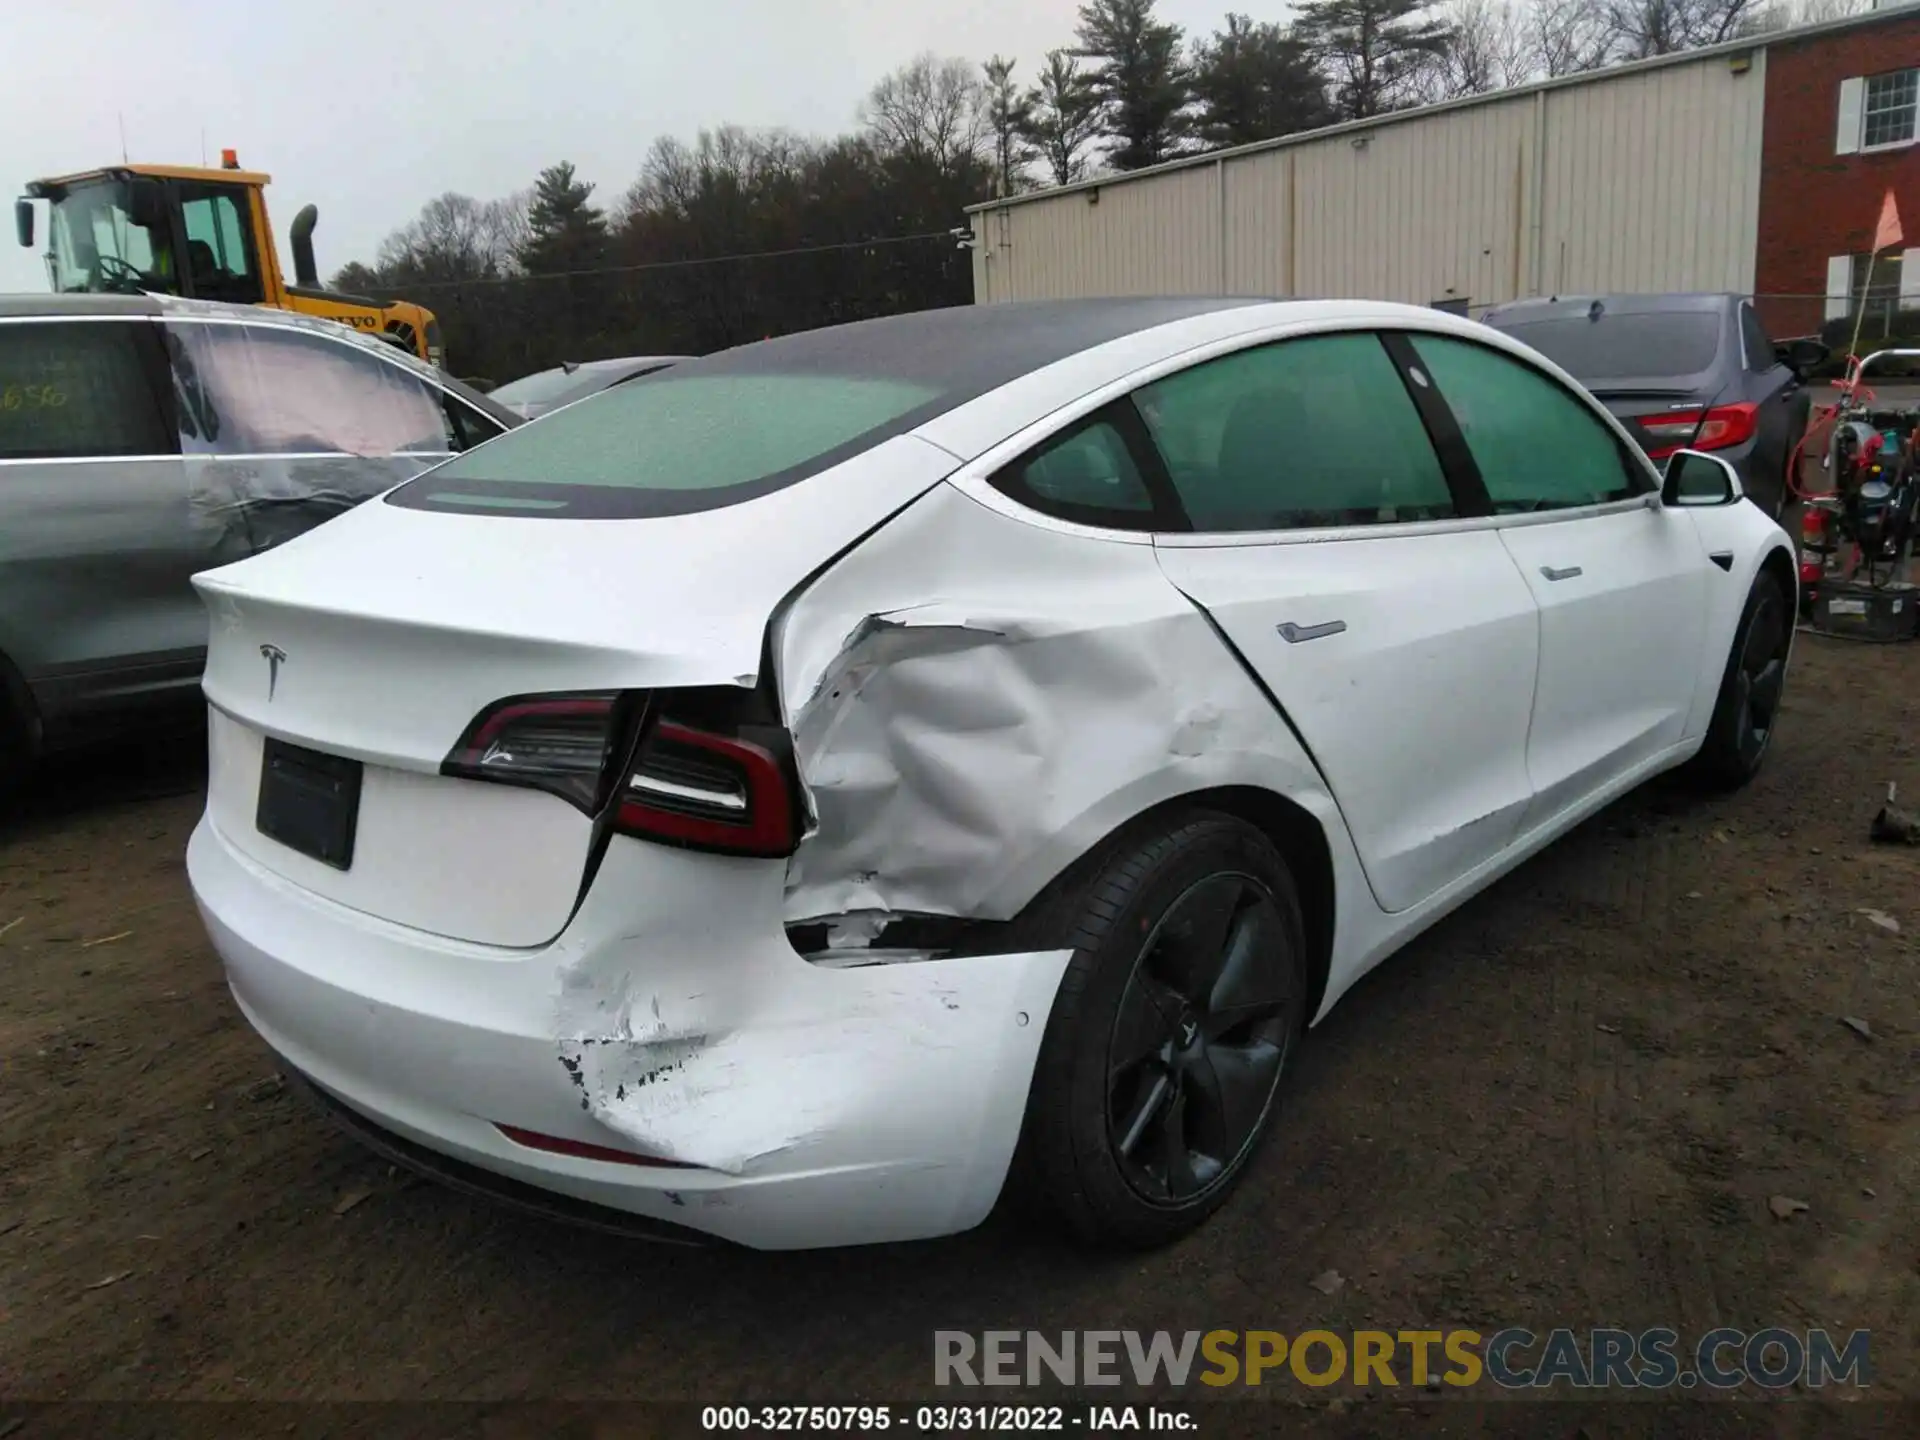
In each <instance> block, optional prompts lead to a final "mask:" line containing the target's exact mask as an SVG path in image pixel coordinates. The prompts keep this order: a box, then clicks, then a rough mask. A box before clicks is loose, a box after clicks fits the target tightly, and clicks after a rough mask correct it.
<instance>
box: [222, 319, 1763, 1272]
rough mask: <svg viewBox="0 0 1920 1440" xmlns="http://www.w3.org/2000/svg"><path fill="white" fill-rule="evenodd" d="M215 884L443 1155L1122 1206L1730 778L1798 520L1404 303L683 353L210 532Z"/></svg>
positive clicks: (909, 1230)
mask: <svg viewBox="0 0 1920 1440" xmlns="http://www.w3.org/2000/svg"><path fill="white" fill-rule="evenodd" d="M196 583H197V584H198V585H199V587H200V590H201V592H202V594H203V596H204V598H205V601H206V604H207V606H208V609H209V610H210V612H211V615H212V620H213V627H212V645H211V652H210V656H209V661H208V666H207V672H206V680H205V689H206V695H207V699H208V701H209V703H210V706H211V719H210V725H211V742H210V743H211V752H212V753H211V761H212V768H211V782H210V795H209V799H208V806H207V812H206V816H205V818H204V819H203V820H202V822H201V823H200V825H199V827H198V829H197V830H196V831H195V833H194V836H193V839H192V842H191V846H190V849H189V852H188V864H189V868H190V871H191V877H192V883H193V889H194V893H195V895H196V897H197V899H198V902H199V905H200V909H201V912H202V914H203V915H204V917H205V920H206V924H207V927H208V929H209V931H210V932H211V935H212V937H213V941H214V944H215V945H216V947H217V948H218V950H219V952H220V954H221V956H222V957H223V959H224V961H225V964H226V969H227V973H228V976H229V978H230V981H231V985H232V989H233V993H234V996H235V997H236V999H237V1000H238V1002H239V1004H240V1006H241V1008H242V1009H243V1010H244V1011H245V1013H246V1015H247V1018H248V1019H249V1020H250V1021H251V1022H252V1023H253V1025H254V1027H255V1028H256V1029H257V1030H258V1031H259V1032H260V1034H261V1035H262V1036H263V1037H264V1038H265V1040H266V1042H267V1044H268V1045H270V1046H271V1047H272V1048H273V1050H274V1051H275V1052H276V1053H277V1054H278V1055H279V1056H280V1057H281V1059H282V1060H283V1061H284V1063H285V1065H286V1066H287V1067H288V1068H289V1069H290V1070H291V1071H293V1072H297V1074H298V1075H300V1076H302V1077H304V1078H305V1079H306V1080H308V1081H310V1082H311V1084H312V1086H313V1087H314V1089H315V1090H316V1092H317V1093H318V1094H319V1095H320V1096H321V1097H322V1098H323V1099H324V1100H325V1101H327V1102H328V1103H329V1104H330V1105H331V1106H332V1107H333V1108H334V1110H335V1111H336V1113H337V1114H338V1115H339V1116H340V1117H341V1118H342V1119H343V1121H345V1122H346V1123H347V1124H349V1126H351V1127H352V1128H354V1129H355V1130H357V1131H358V1132H359V1133H360V1134H361V1135H362V1136H363V1137H364V1138H366V1139H368V1140H369V1141H370V1142H371V1143H373V1144H375V1145H376V1146H379V1147H382V1148H384V1149H386V1150H387V1151H389V1152H390V1153H392V1154H396V1155H399V1156H402V1157H403V1158H405V1159H407V1160H409V1161H410V1162H412V1163H414V1164H417V1165H420V1166H422V1167H424V1168H427V1169H430V1170H435V1171H437V1172H438V1173H440V1174H441V1175H443V1176H444V1177H447V1178H449V1179H452V1180H455V1181H457V1182H460V1183H466V1184H472V1185H478V1186H481V1187H483V1188H486V1189H488V1190H491V1191H494V1192H497V1193H501V1194H506V1195H511V1196H514V1197H518V1198H520V1199H523V1200H525V1199H528V1198H530V1197H532V1198H534V1199H536V1200H537V1201H538V1202H539V1203H542V1204H544V1205H546V1206H547V1207H548V1208H551V1209H561V1208H566V1209H570V1210H571V1211H573V1212H574V1213H576V1214H578V1215H580V1216H583V1217H594V1218H597V1219H600V1220H610V1219H614V1218H616V1217H617V1218H618V1220H619V1222H620V1223H621V1224H623V1225H634V1226H640V1227H648V1228H655V1229H657V1231H658V1233H660V1234H662V1235H666V1236H681V1237H685V1236H688V1235H690V1234H691V1235H698V1234H701V1233H704V1234H706V1235H711V1236H719V1237H725V1238H728V1239H732V1240H735V1241H740V1242H744V1243H746V1244H749V1245H754V1246H761V1247H798V1246H818V1245H832V1244H847V1243H857V1242H863V1241H883V1240H899V1239H905V1238H911V1237H916V1236H930V1235H937V1234H943V1233H949V1232H953V1231H957V1230H961V1229H964V1228H966V1227H969V1226H972V1225H974V1224H976V1223H978V1222H979V1221H980V1220H981V1219H982V1218H983V1217H984V1216H985V1215H986V1214H987V1213H988V1212H989V1210H990V1209H991V1208H992V1207H993V1205H994V1203H995V1201H996V1198H997V1197H998V1196H1000V1195H1001V1193H1002V1192H1003V1190H1004V1189H1006V1188H1007V1187H1008V1186H1009V1185H1013V1184H1019V1185H1021V1186H1023V1187H1025V1188H1026V1189H1028V1190H1029V1191H1030V1192H1031V1193H1032V1194H1033V1195H1034V1196H1035V1197H1037V1199H1038V1200H1040V1201H1041V1202H1043V1203H1044V1204H1045V1205H1046V1206H1048V1207H1050V1208H1051V1209H1052V1210H1053V1211H1054V1212H1056V1213H1057V1214H1058V1216H1060V1217H1061V1218H1062V1219H1063V1220H1064V1221H1066V1222H1067V1223H1068V1224H1069V1225H1070V1226H1071V1227H1072V1228H1073V1229H1074V1230H1076V1231H1078V1232H1079V1233H1080V1234H1081V1235H1083V1236H1085V1237H1087V1238H1088V1239H1090V1240H1093V1241H1097V1242H1104V1243H1118V1244H1134V1245H1144V1244H1152V1243H1156V1242H1161V1241H1164V1240H1167V1239H1169V1238H1171V1237H1173V1236H1175V1235H1178V1234H1180V1233H1183V1232H1185V1231H1187V1230H1190V1229H1191V1228H1192V1227H1194V1226H1195V1225H1197V1224H1198V1223H1200V1221H1201V1220H1202V1219H1203V1218H1204V1217H1205V1216H1206V1215H1207V1214H1209V1213H1210V1212H1211V1211H1212V1210H1214V1209H1215V1208H1216V1207H1217V1206H1219V1205H1220V1203H1221V1202H1222V1201H1223V1200H1224V1199H1225V1198H1226V1196H1227V1194H1228V1192H1229V1191H1230V1190H1231V1188H1232V1187H1233V1185H1234V1183H1235V1181H1236V1180H1237V1179H1239V1178H1240V1177H1241V1176H1242V1175H1243V1174H1244V1173H1245V1171H1246V1169H1247V1167H1248V1165H1249V1163H1250V1162H1251V1159H1252V1157H1253V1155H1254V1153H1255V1150H1256V1147H1257V1145H1258V1142H1259V1140H1260V1138H1261V1135H1262V1134H1263V1132H1265V1131H1266V1130H1267V1129H1268V1128H1270V1125H1271V1123H1272V1120H1273V1116H1274V1113H1275V1101H1276V1096H1277V1094H1278V1093H1279V1089H1280V1085H1281V1082H1282V1079H1283V1076H1284V1074H1285V1072H1286V1069H1287V1066H1288V1064H1289V1062H1290V1060H1291V1059H1292V1056H1293V1052H1294V1050H1295V1047H1296V1045H1297V1043H1298V1041H1299V1038H1300V1035H1301V1033H1302V1031H1303V1029H1304V1028H1305V1026H1306V1025H1308V1024H1309V1023H1311V1022H1313V1021H1315V1020H1317V1019H1318V1018H1319V1017H1320V1016H1323V1015H1324V1014H1326V1012H1327V1010H1328V1008H1329V1007H1330V1006H1331V1005H1332V1004H1333V1003H1334V1001H1335V1000H1336V999H1338V997H1339V996H1340V995H1341V994H1342V993H1343V992H1344V991H1345V990H1347V988H1348V987H1349V986H1351V985H1352V984H1353V982H1354V981H1355V979H1357V978H1358V977H1359V976H1360V975H1361V974H1362V973H1364V972H1365V971H1366V970H1367V969H1368V968H1369V967H1371V966H1372V965H1374V964H1376V963H1377V962H1378V961H1380V960H1381V959H1382V958H1383V957H1384V956H1386V955H1388V954H1389V953H1391V952H1392V951H1393V950H1394V949H1395V948H1396V947H1398V946H1400V945H1401V944H1403V943H1404V942H1405V941H1406V940H1407V939H1408V938H1409V937H1410V936H1412V935H1413V934H1415V933H1416V932H1417V931H1419V930H1421V929H1422V928H1423V927H1425V926H1427V925H1429V924H1431V923H1432V922H1433V921H1434V920H1435V919H1436V918H1438V917H1439V916H1440V915H1442V914H1444V913H1445V912H1446V911H1448V910H1449V909H1451V908H1452V907H1454V906H1456V905H1458V904H1459V903H1460V902H1461V901H1462V900H1464V899H1466V898H1467V897H1468V896H1470V895H1472V894H1473V893H1475V892H1476V891H1478V890H1480V889H1482V888H1483V887H1485V886H1486V885H1487V884H1488V883H1489V882H1490V881H1492V880H1493V879H1494V878H1495V877H1496V876H1498V875H1500V874H1501V873H1502V872H1504V871H1506V870H1508V869H1510V868H1511V867H1512V866H1514V865H1515V864H1517V863H1518V862H1519V861H1521V860H1522V859H1524V858H1525V857H1526V856H1528V855H1529V854H1531V853H1533V852H1534V851H1536V850H1538V849H1539V848H1540V847H1541V846H1543V845H1545V844H1547V843H1548V842H1549V841H1550V840H1552V839H1553V838H1554V837H1555V836H1557V835H1559V834H1561V833H1562V832H1564V831H1565V830H1567V829H1568V828H1569V827H1570V826H1573V825H1574V824H1576V823H1578V822H1579V821H1580V820H1581V819H1583V818H1584V817H1586V816H1588V815H1591V814H1592V813H1593V812H1594V811H1595V810H1597V809H1598V808H1599V807H1601V806H1603V805H1605V804H1606V803H1607V802H1608V801H1610V800H1612V799H1613V798H1614V797H1616V796H1618V795H1620V794H1621V793H1622V792H1624V791H1626V790H1627V789H1629V788H1631V787H1632V786H1635V785H1638V784H1639V783H1640V782H1642V781H1644V780H1646V779H1647V778H1648V777H1650V776H1652V775H1654V774H1655V773H1656V772H1659V771H1663V770H1667V769H1669V768H1673V767H1677V766H1681V765H1683V764H1685V765H1688V766H1690V767H1691V769H1692V770H1693V771H1694V772H1695V773H1696V774H1697V775H1698V776H1700V777H1701V778H1703V779H1705V780H1707V781H1709V782H1712V783H1714V784H1718V785H1723V786H1728V785H1737V784H1739V783H1741V782H1743V781H1745V780H1746V779H1747V778H1749V777H1750V776H1751V775H1752V774H1753V773H1754V771H1755V770H1756V769H1757V767H1758V766H1759V764H1760V762H1761V759H1762V757H1763V755H1764V753H1765V751H1766V747H1767V743H1768V739H1769V737H1770V733H1771V730H1772V727H1773V722H1774V717H1775V715H1776V713H1777V711H1778V705H1779V700H1780V694H1781V687H1782V683H1783V680H1784V676H1785V670H1786V662H1787V658H1788V651H1789V646H1790V643H1791V639H1792V633H1793V629H1792V625H1791V617H1792V616H1793V614H1794V606H1795V598H1796V597H1795V571H1794V565H1793V557H1792V554H1791V552H1790V549H1789V545H1788V541H1787V538H1786V536H1785V535H1784V534H1783V533H1782V532H1781V531H1780V530H1779V528H1778V527H1776V526H1775V525H1774V524H1773V523H1772V522H1771V521H1770V520H1769V519H1768V518H1767V517H1766V516H1765V515H1763V514H1762V513H1761V512H1760V511H1759V510H1758V509H1757V508H1756V507H1755V506H1753V505H1752V504H1750V503H1748V502H1746V501H1745V500H1744V499H1743V497H1742V495H1741V493H1740V489H1739V484H1738V481H1737V479H1736V478H1735V477H1734V476H1733V474H1732V472H1731V471H1730V470H1729V469H1728V467H1726V466H1725V465H1724V464H1723V463H1722V462H1720V461H1718V460H1716V459H1714V458H1713V457H1711V456H1708V455H1704V454H1698V453H1694V452H1683V453H1682V454H1680V455H1679V456H1677V457H1675V458H1674V460H1673V461H1672V462H1671V463H1670V464H1669V466H1668V467H1667V469H1666V472H1665V474H1664V477H1663V475H1662V474H1661V473H1660V472H1659V471H1657V470H1656V469H1655V468H1654V467H1653V466H1652V465H1651V464H1650V462H1648V461H1647V460H1646V459H1645V457H1644V456H1643V455H1642V453H1641V450H1640V447H1639V446H1638V445H1636V444H1635V443H1634V441H1633V439H1632V438H1631V437H1630V436H1629V435H1627V434H1626V433H1625V432H1624V431H1623V430H1622V429H1621V428H1620V426H1619V424H1618V423H1617V422H1616V421H1614V420H1613V419H1612V418H1611V417H1610V416H1609V415H1608V414H1607V412H1606V411H1605V410H1604V409H1602V408H1601V407H1600V406H1599V405H1598V404H1596V403H1595V402H1594V401H1593V400H1592V399H1591V398H1590V397H1589V396H1588V395H1587V394H1586V393H1585V392H1583V391H1582V390H1581V389H1580V388H1579V387H1578V386H1577V385H1576V384H1574V383H1573V382H1572V381H1570V380H1569V379H1568V378H1567V376H1566V375H1565V374H1564V373H1563V372H1561V371H1560V370H1558V369H1556V368H1555V367H1554V366H1553V365H1551V364H1550V363H1548V362H1546V361H1545V360H1543V359H1542V358H1541V357H1540V356H1538V355H1537V354H1535V353H1533V352H1532V351H1530V350H1528V349H1526V348H1525V347H1523V346H1521V345H1519V344H1517V343H1516V342H1514V341H1512V340H1510V339H1508V338H1506V337H1505V336H1503V335H1500V334H1498V333H1496V332H1494V331H1492V330H1490V329H1487V328H1484V327H1482V326H1480V325H1477V324H1474V323H1472V322H1470V321H1467V320H1463V319H1456V318H1453V317H1449V316H1447V315H1443V314H1439V313H1436V312H1434V311H1429V310H1423V309H1415V308H1410V307H1406V306H1398V305H1389V304H1380V303H1362V302H1312V303H1307V302H1287V303H1275V302H1267V301H1235V300H1217V299H1175V300H1142V299H1130V300H1099V301H1075V302H1062V303H1048V304H1034V305H1004V306H983V307H978V308H970V309H959V310H949V311H938V312H932V313H926V314H917V315H906V316H900V317H896V318H891V319H886V320H877V321H870V322H866V323H862V324H857V325H849V326H844V327H838V328H834V329H829V330H822V331H817V332H813V333H809V334H802V335H795V336H790V337H787V338H784V339H779V340H773V341H769V342H766V343H763V344H755V345H749V346H745V347H742V348H740V349H737V350H732V351H728V352H725V353H722V354H719V355H714V356H710V357H707V358H705V359H701V360H693V361H688V362H686V363H683V364H681V365H678V366H675V367H674V368H673V369H671V370H668V371H665V372H663V373H661V374H660V375H658V376H655V377H649V378H647V379H644V380H641V381H637V382H635V383H633V384H631V385H627V386H622V387H620V388H619V389H617V390H614V391H611V392H609V393H607V394H605V395H602V396H598V397H595V398H593V399H589V400H586V401H583V402H581V403H580V404H578V405H575V406H572V407H569V408H568V409H566V410H564V411H561V412H558V413H556V414H554V415H552V416H550V417H548V418H547V419H546V420H544V421H542V422H541V423H540V424H538V425H532V426H528V427H526V428H525V429H523V430H519V431H514V432H511V433H509V434H507V435H505V436H502V437H501V438H499V439H497V440H494V441H492V442H491V443H489V444H487V445H484V446H482V447H480V448H478V449H476V450H474V451H472V452H470V453H468V454H465V455H462V456H459V457H456V458H455V459H453V460H451V461H449V462H448V463H446V464H444V465H442V466H440V467H438V468H437V469H435V470H432V471H429V472H427V473H426V474H423V475H422V476H420V477H419V478H417V479H414V480H412V481H410V482H409V483H407V484H405V485H402V486H401V487H400V488H399V489H397V490H394V491H392V492H390V493H389V494H387V495H386V496H385V497H384V498H382V499H379V500H376V501H373V502H370V503H368V504H366V505H363V506H361V507H360V508H358V509H356V510H354V511H353V512H351V513H349V514H348V515H346V516H344V517H342V518H340V519H338V520H336V521H334V522H332V523H330V524H328V525H326V526H324V527H322V528H320V529H319V530H316V531H314V532H312V533H311V534H309V535H307V536H305V537H302V538H300V539H298V540H295V541H293V542H291V543H289V544H287V545H285V546H283V547H281V548H279V549H277V550H274V551H271V552H269V553H267V554H264V555H261V556H258V557H256V558H253V559H249V560H246V561H244V562H242V563H240V564H237V565H233V566H229V567H227V568H224V569H220V570H215V571H212V572H210V573H207V574H203V575H201V576H200V577H199V579H198V581H197V582H196Z"/></svg>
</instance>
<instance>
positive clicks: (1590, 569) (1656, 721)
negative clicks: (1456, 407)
mask: <svg viewBox="0 0 1920 1440" xmlns="http://www.w3.org/2000/svg"><path fill="white" fill-rule="evenodd" d="M1603 508H1604V509H1605V511H1606V512H1607V513H1593V514H1588V515H1584V516H1582V517H1580V518H1577V519H1561V518H1558V517H1555V516H1553V515H1551V514H1548V515H1546V516H1542V517H1538V518H1539V519H1540V520H1541V522H1542V523H1538V524H1532V525H1507V526H1504V527H1503V528H1502V529H1501V531H1500V537H1501V539H1502V540H1503V541H1504V542H1505V544H1506V548H1507V550H1508V552H1509V553H1510V554H1511V555H1512V557H1513V560H1514V563H1515V565H1516V566H1517V567H1518V570H1519V573H1520V575H1521V576H1522V578H1523V579H1524V580H1525V582H1526V584H1527V585H1528V586H1529V587H1530V588H1531V590H1532V592H1533V598H1534V600H1535V601H1536V602H1537V603H1538V606H1539V616H1540V677H1539V684H1538V686H1537V688H1536V690H1535V694H1534V701H1533V725H1532V730H1531V733H1530V734H1529V736H1528V740H1527V746H1526V756H1527V770H1528V774H1529V776H1530V777H1531V780H1532V784H1533V792H1534V798H1533V804H1532V805H1531V807H1529V811H1528V819H1527V821H1526V822H1523V823H1524V824H1528V825H1531V824H1532V823H1534V822H1537V821H1539V820H1542V819H1544V818H1546V817H1548V816H1551V815H1555V814H1558V813H1559V812H1560V811H1561V810H1563V809H1564V808H1566V806H1567V805H1568V804H1570V803H1572V802H1573V801H1575V800H1577V799H1578V798H1579V797H1580V796H1581V795H1584V794H1586V793H1588V792H1589V791H1591V790H1593V789H1594V788H1595V787H1596V786H1600V785H1604V784H1606V783H1607V782H1608V781H1610V780H1612V779H1613V777H1614V776H1615V775H1617V774H1619V773H1621V772H1622V771H1625V770H1631V769H1632V768H1634V767H1635V766H1636V765H1638V764H1639V762H1640V761H1642V760H1644V759H1645V758H1646V757H1647V756H1649V755H1653V754H1657V753H1659V752H1661V751H1664V750H1666V749H1668V748H1669V747H1671V746H1673V745H1677V744H1679V743H1680V741H1681V739H1682V737H1683V735H1684V734H1685V731H1686V726H1687V719H1688V714H1689V712H1690V711H1691V709H1692V707H1693V693H1694V688H1695V687H1694V681H1695V677H1696V676H1697V675H1698V673H1699V665H1700V659H1699V657H1700V641H1701V638H1702V636H1703V634H1704V631H1705V625H1706V598H1707V586H1708V584H1709V583H1710V581H1714V580H1724V579H1725V578H1726V577H1725V576H1724V575H1723V574H1721V572H1719V571H1717V570H1714V569H1713V568H1712V566H1711V565H1710V564H1709V563H1708V561H1707V558H1706V556H1705V555H1704V554H1702V553H1701V550H1700V538H1699V533H1698V531H1696V530H1695V529H1694V527H1693V526H1692V524H1690V523H1689V522H1688V520H1687V517H1686V515H1685V513H1684V512H1682V511H1677V510H1667V509H1663V508H1661V506H1660V505H1659V503H1658V501H1657V499H1655V498H1654V497H1652V496H1649V497H1647V498H1645V499H1643V500H1638V501H1628V502H1626V504H1625V506H1624V507H1615V506H1608V507H1603ZM1550 577H1558V578H1550Z"/></svg>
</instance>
